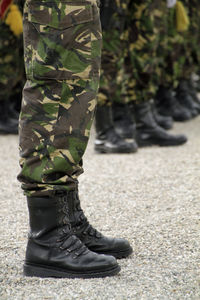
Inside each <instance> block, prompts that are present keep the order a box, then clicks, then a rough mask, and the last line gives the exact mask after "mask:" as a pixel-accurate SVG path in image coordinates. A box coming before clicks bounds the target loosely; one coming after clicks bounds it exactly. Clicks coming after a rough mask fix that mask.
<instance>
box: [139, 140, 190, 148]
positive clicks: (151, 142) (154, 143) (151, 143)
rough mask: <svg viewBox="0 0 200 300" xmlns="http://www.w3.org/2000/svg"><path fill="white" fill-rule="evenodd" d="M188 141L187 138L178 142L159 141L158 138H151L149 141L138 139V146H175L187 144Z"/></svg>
mask: <svg viewBox="0 0 200 300" xmlns="http://www.w3.org/2000/svg"><path fill="white" fill-rule="evenodd" d="M186 142H187V140H183V141H181V142H179V143H177V142H173V141H171V142H167V141H166V142H162V143H159V142H158V141H156V140H149V141H139V140H137V143H138V146H139V147H149V146H160V147H173V146H181V145H183V144H185V143H186Z"/></svg>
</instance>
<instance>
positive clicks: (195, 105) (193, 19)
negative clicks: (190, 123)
mask: <svg viewBox="0 0 200 300" xmlns="http://www.w3.org/2000/svg"><path fill="white" fill-rule="evenodd" d="M197 2H198V1H196V0H193V1H188V0H185V1H184V3H185V6H186V8H187V10H188V15H189V19H190V26H189V30H188V31H187V32H186V33H185V56H186V59H185V60H184V65H183V69H182V74H180V77H179V85H178V88H177V97H178V98H179V101H180V103H181V104H182V105H184V106H185V107H186V108H188V109H189V110H190V111H191V112H192V115H193V116H196V115H197V114H198V113H199V112H200V104H199V99H198V97H197V92H196V91H195V88H194V86H193V84H192V75H193V74H194V73H195V72H196V71H197V70H198V68H199V63H200V60H199V58H200V57H199V24H200V21H199V16H200V12H199V9H200V4H199V2H198V3H197Z"/></svg>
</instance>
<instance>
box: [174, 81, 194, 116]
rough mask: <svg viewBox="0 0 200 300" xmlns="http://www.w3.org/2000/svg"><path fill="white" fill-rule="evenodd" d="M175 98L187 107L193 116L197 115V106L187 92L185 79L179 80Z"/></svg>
mask: <svg viewBox="0 0 200 300" xmlns="http://www.w3.org/2000/svg"><path fill="white" fill-rule="evenodd" d="M176 98H177V99H178V101H179V103H180V104H181V105H182V106H183V107H185V108H187V109H188V110H189V111H190V112H191V114H192V116H193V117H196V116H197V115H198V109H199V107H198V105H197V104H196V103H195V101H194V100H193V97H192V96H191V95H190V93H189V90H188V85H187V81H186V80H181V81H180V83H179V85H178V87H177V89H176Z"/></svg>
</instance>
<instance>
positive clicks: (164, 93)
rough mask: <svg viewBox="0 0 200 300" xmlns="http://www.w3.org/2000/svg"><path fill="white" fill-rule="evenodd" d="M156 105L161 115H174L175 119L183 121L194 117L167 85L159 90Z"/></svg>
mask: <svg viewBox="0 0 200 300" xmlns="http://www.w3.org/2000/svg"><path fill="white" fill-rule="evenodd" d="M156 107H157V109H158V112H159V113H160V114H161V115H163V116H169V117H172V118H173V119H174V121H179V122H183V121H187V120H190V119H191V118H192V114H191V112H190V111H189V110H188V109H187V108H185V107H183V106H182V105H181V104H180V103H179V101H178V100H177V99H176V97H175V96H174V95H173V92H172V91H171V90H169V89H167V88H165V87H160V88H159V90H158V93H157V95H156Z"/></svg>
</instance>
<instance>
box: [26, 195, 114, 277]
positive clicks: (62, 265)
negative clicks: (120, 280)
mask: <svg viewBox="0 0 200 300" xmlns="http://www.w3.org/2000/svg"><path fill="white" fill-rule="evenodd" d="M71 195H72V194H71V193H70V192H69V193H65V194H62V195H56V196H55V197H53V198H48V197H41V198H38V197H37V198H35V197H31V198H28V208H29V214H30V234H29V239H28V245H27V250H26V259H25V264H24V275H26V276H37V277H63V278H93V277H105V276H112V275H115V274H117V273H118V272H119V271H120V267H119V265H118V264H117V261H116V259H115V258H114V257H113V256H107V255H101V254H97V253H94V252H92V251H90V250H89V249H88V248H87V247H86V246H85V245H84V244H83V243H82V242H81V241H80V240H79V238H78V237H77V236H75V235H74V234H73V232H72V229H71V225H70V222H69V207H68V203H69V202H70V203H71V201H73V200H71V199H70V197H71Z"/></svg>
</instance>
